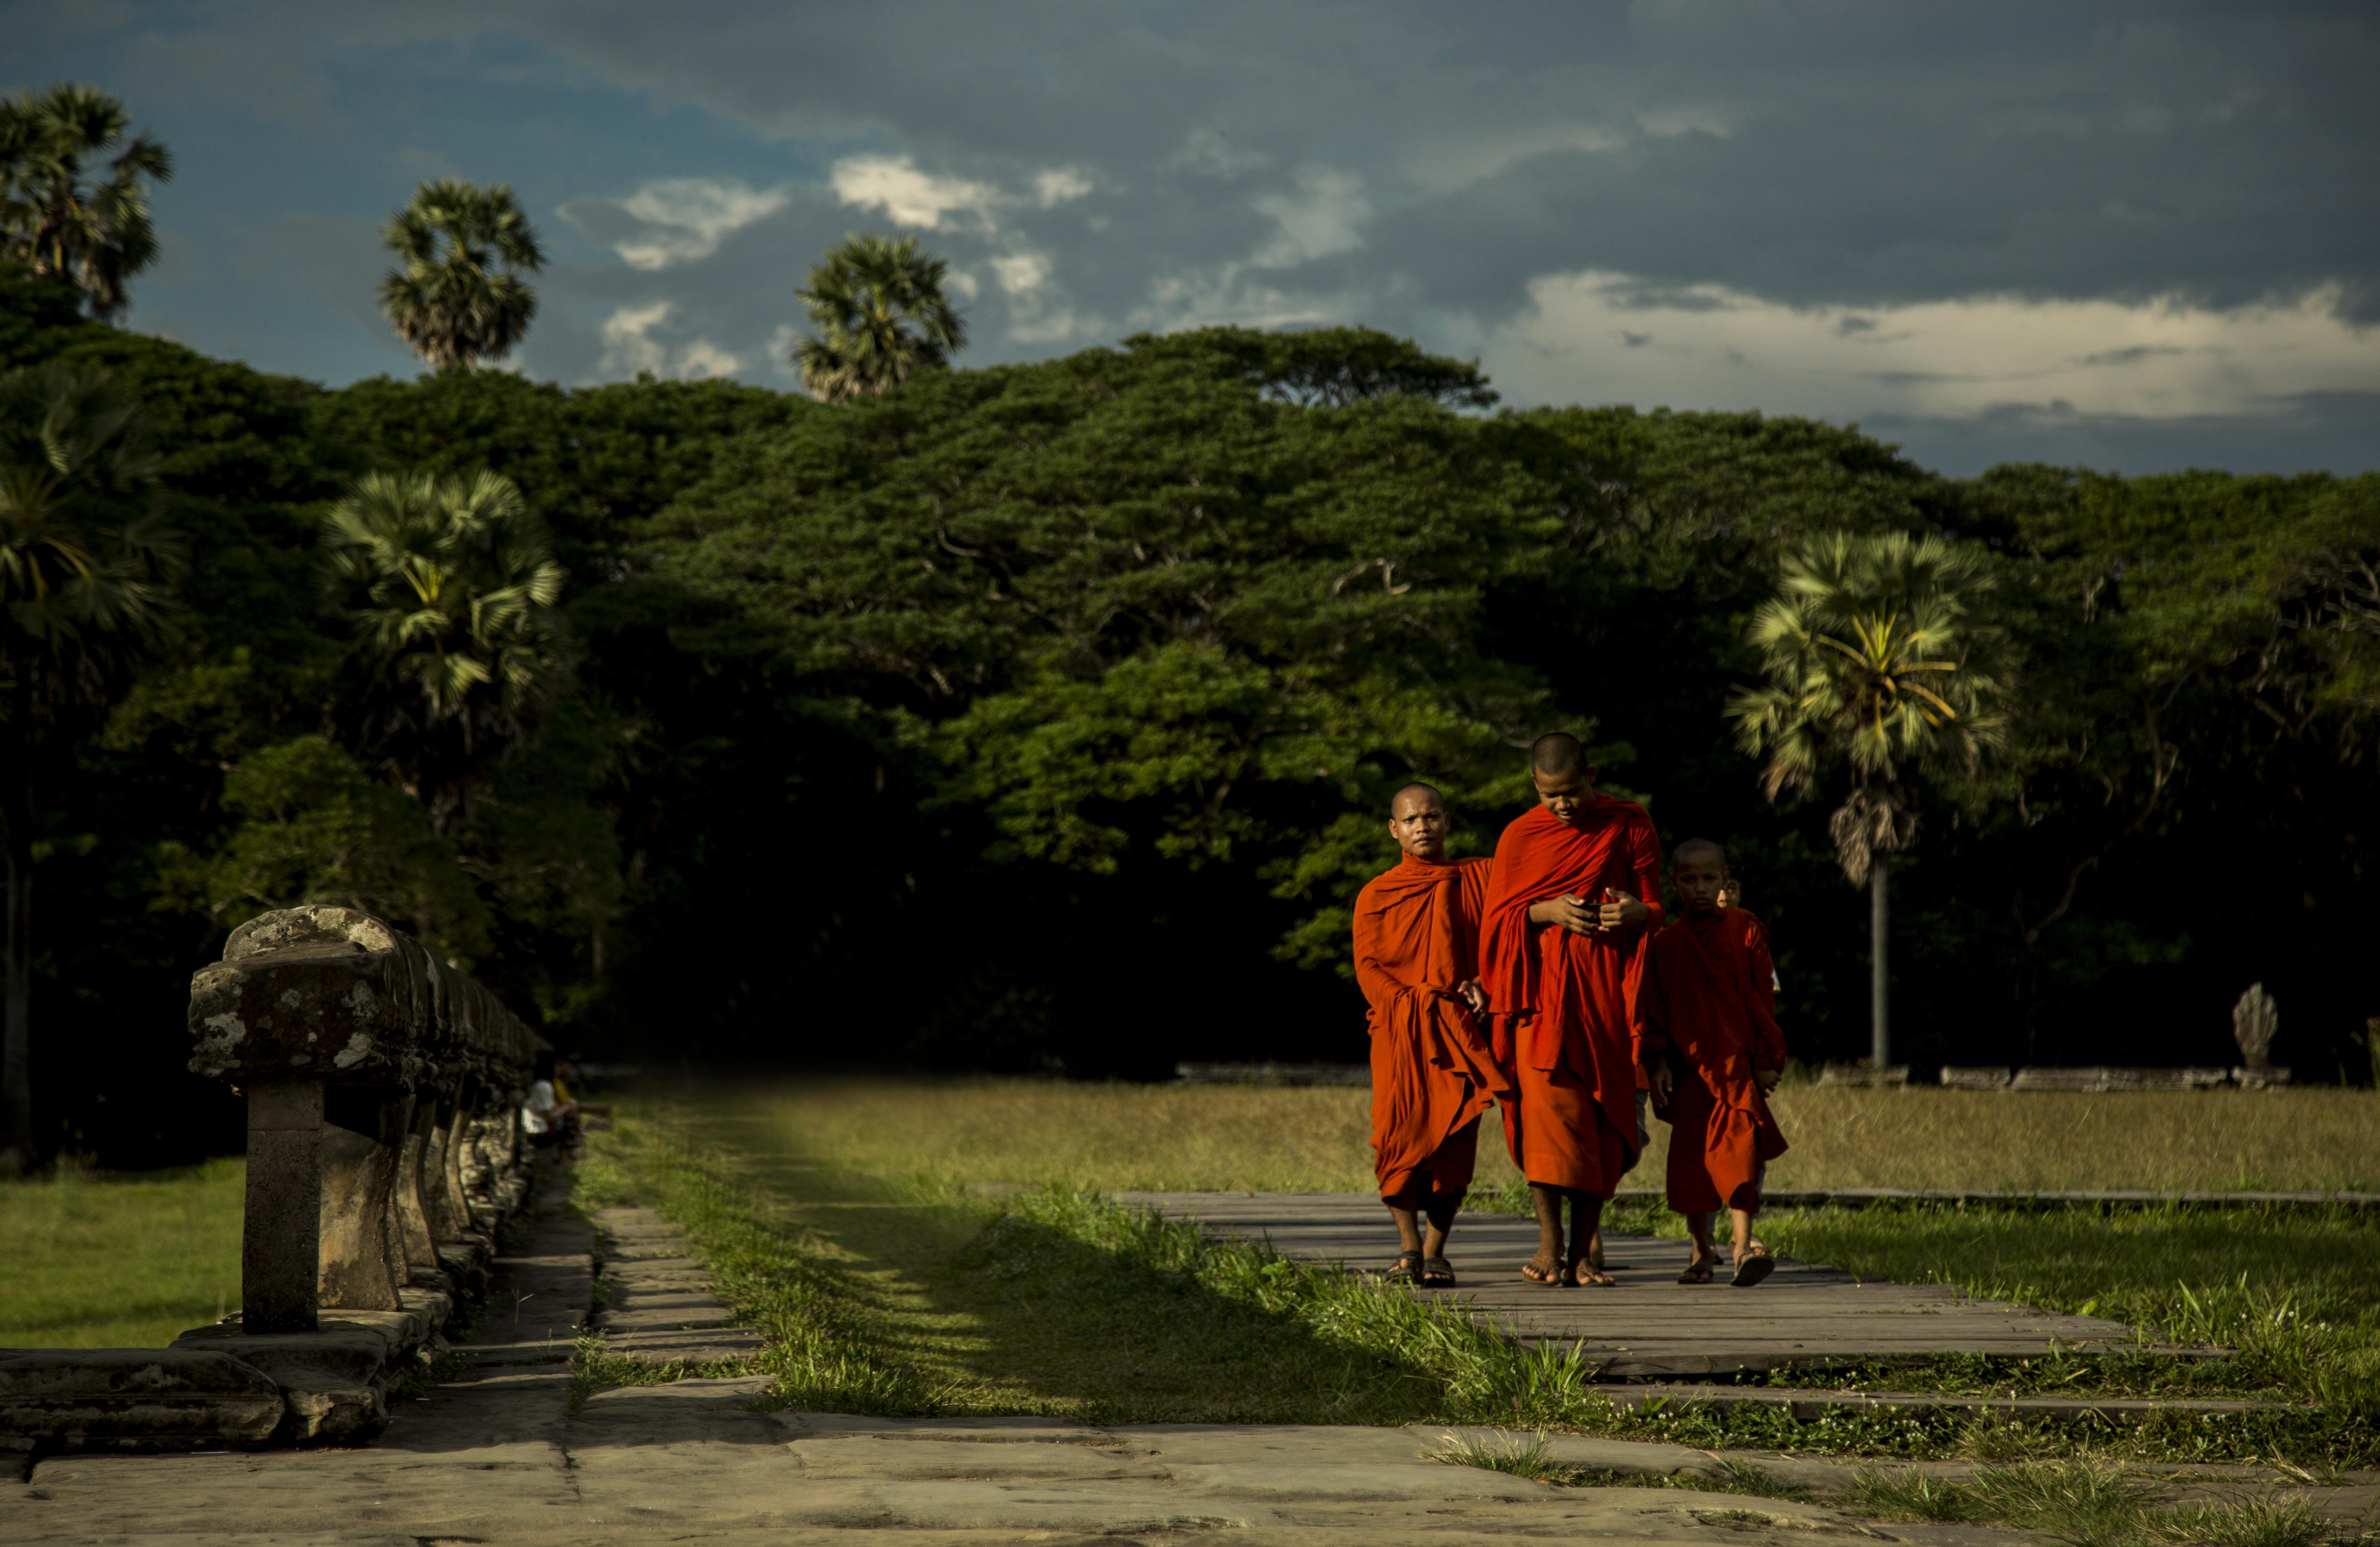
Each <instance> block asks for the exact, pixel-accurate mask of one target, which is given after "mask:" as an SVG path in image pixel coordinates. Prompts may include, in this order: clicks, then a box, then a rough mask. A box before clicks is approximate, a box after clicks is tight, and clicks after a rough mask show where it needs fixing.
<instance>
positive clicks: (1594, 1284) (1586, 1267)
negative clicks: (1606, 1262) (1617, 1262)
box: [1570, 1257, 1620, 1289]
mask: <svg viewBox="0 0 2380 1547" xmlns="http://www.w3.org/2000/svg"><path fill="white" fill-rule="evenodd" d="M1570 1276H1571V1282H1573V1284H1580V1285H1585V1286H1586V1287H1588V1288H1590V1289H1609V1288H1611V1287H1613V1286H1614V1285H1618V1284H1619V1282H1620V1281H1619V1280H1618V1279H1616V1278H1614V1277H1612V1276H1611V1275H1610V1274H1609V1273H1605V1272H1604V1271H1603V1270H1602V1269H1601V1268H1598V1267H1597V1266H1596V1265H1595V1264H1594V1263H1592V1262H1590V1261H1587V1260H1586V1259H1585V1258H1584V1257H1582V1258H1580V1259H1579V1260H1578V1261H1575V1262H1573V1263H1572V1264H1571V1265H1570Z"/></svg>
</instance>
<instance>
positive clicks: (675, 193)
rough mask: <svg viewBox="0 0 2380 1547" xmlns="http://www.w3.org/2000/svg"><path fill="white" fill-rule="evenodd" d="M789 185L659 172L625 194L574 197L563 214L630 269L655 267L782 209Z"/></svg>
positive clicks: (715, 246)
mask: <svg viewBox="0 0 2380 1547" xmlns="http://www.w3.org/2000/svg"><path fill="white" fill-rule="evenodd" d="M792 197H793V190H792V189H791V188H790V186H785V187H778V188H771V189H756V188H753V187H752V186H750V185H749V184H747V183H744V182H740V181H738V180H737V179H735V178H734V177H663V178H661V179H659V180H658V181H655V182H650V183H647V184H646V185H645V186H644V187H642V188H640V189H637V191H636V192H634V193H632V194H630V195H628V197H627V198H625V199H574V200H572V201H570V202H568V203H566V204H565V205H563V206H562V209H561V212H560V213H561V215H562V218H563V219H565V220H566V221H568V222H569V223H570V224H571V225H574V226H576V227H577V228H578V230H579V231H580V232H581V233H582V234H583V235H585V236H586V237H587V238H588V239H589V240H590V241H597V242H601V243H602V244H603V245H604V246H606V247H608V248H610V249H611V250H613V251H614V252H616V253H618V254H619V255H620V257H621V258H622V259H623V260H624V261H625V262H626V263H627V265H628V266H629V267H630V268H632V269H641V270H643V271H644V272H646V273H648V274H654V273H658V272H660V271H661V270H662V269H666V268H668V267H670V266H671V265H673V264H675V263H690V262H695V261H696V260H697V259H701V258H708V257H710V255H711V254H712V253H714V252H716V251H718V250H719V246H720V244H721V243H722V242H724V241H725V240H726V239H727V238H730V237H732V236H734V235H735V233H736V232H738V231H741V230H743V229H744V228H745V227H746V226H747V225H752V224H753V223H754V222H756V221H761V220H766V219H768V218H769V217H770V216H771V215H773V214H775V213H778V212H779V211H780V210H783V208H784V207H785V206H786V204H787V203H788V202H790V201H791V200H792Z"/></svg>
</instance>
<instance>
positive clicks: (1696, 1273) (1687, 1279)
mask: <svg viewBox="0 0 2380 1547" xmlns="http://www.w3.org/2000/svg"><path fill="white" fill-rule="evenodd" d="M1710 1281H1711V1265H1710V1264H1709V1263H1708V1262H1689V1263H1687V1264H1686V1271H1685V1272H1684V1273H1680V1274H1679V1275H1678V1282H1679V1283H1680V1284H1708V1283H1709V1282H1710Z"/></svg>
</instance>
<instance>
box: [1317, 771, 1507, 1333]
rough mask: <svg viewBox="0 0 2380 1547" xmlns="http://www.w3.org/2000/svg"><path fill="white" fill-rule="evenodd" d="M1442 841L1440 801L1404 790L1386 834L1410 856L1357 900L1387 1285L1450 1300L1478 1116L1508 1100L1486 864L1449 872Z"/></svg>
mask: <svg viewBox="0 0 2380 1547" xmlns="http://www.w3.org/2000/svg"><path fill="white" fill-rule="evenodd" d="M1446 829H1447V818H1446V802H1445V800H1444V799H1443V798H1441V797H1440V796H1439V793H1438V791H1437V790H1435V789H1432V788H1431V787H1430V786H1427V785H1407V786H1405V787H1404V788H1403V789H1401V790H1399V791H1397V793H1396V795H1395V796H1394V797H1393V798H1391V799H1390V803H1389V833H1390V836H1392V837H1394V838H1395V839H1396V840H1397V847H1400V848H1402V849H1403V850H1404V857H1403V859H1400V860H1398V861H1397V864H1396V868H1395V869H1393V870H1390V871H1388V872H1386V873H1385V874H1382V875H1378V876H1375V877H1373V878H1372V880H1371V881H1369V882H1367V883H1366V884H1365V886H1364V889H1363V891H1362V892H1360V893H1358V894H1357V895H1356V897H1355V981H1356V982H1358V983H1359V984H1361V985H1362V986H1363V990H1364V997H1365V998H1366V999H1367V1000H1369V1001H1371V1005H1372V1017H1371V1025H1372V1155H1373V1162H1372V1163H1373V1168H1374V1170H1375V1171H1376V1172H1378V1175H1379V1179H1380V1201H1381V1202H1383V1203H1385V1204H1387V1205H1388V1208H1389V1213H1390V1216H1391V1217H1393V1218H1394V1219H1395V1221H1396V1225H1397V1243H1398V1248H1399V1250H1398V1256H1397V1265H1396V1266H1395V1267H1394V1268H1392V1269H1390V1277H1392V1278H1404V1279H1407V1280H1410V1281H1411V1282H1413V1283H1415V1284H1419V1285H1422V1287H1424V1288H1426V1289H1451V1288H1453V1287H1454V1268H1453V1265H1452V1264H1451V1263H1450V1262H1448V1261H1447V1260H1446V1236H1447V1232H1449V1231H1450V1230H1451V1229H1453V1228H1454V1214H1455V1211H1456V1210H1458V1209H1460V1208H1461V1207H1462V1206H1463V1195H1464V1194H1465V1193H1467V1192H1468V1191H1469V1190H1470V1188H1471V1174H1472V1170H1473V1167H1474V1166H1475V1163H1477V1160H1478V1154H1479V1116H1480V1114H1482V1113H1484V1112H1486V1111H1487V1110H1488V1103H1489V1102H1490V1101H1492V1100H1494V1099H1495V1098H1497V1097H1499V1096H1500V1095H1502V1094H1504V1093H1506V1091H1507V1089H1508V1088H1507V1087H1506V1085H1505V1082H1504V1080H1503V1078H1502V1076H1501V1075H1500V1072H1499V1071H1498V1069H1497V1067H1496V1064H1495V1060H1494V1059H1493V1058H1491V1057H1490V1056H1489V1055H1488V1040H1487V1034H1486V1029H1485V1027H1484V1026H1483V1024H1482V1023H1481V1021H1480V1019H1479V1017H1481V1016H1482V1015H1483V1014H1484V1013H1485V1012H1486V1010H1487V1008H1488V1000H1487V996H1486V995H1485V994H1484V993H1481V991H1480V988H1479V979H1478V972H1477V969H1476V968H1475V964H1474V959H1473V958H1474V956H1475V950H1476V946H1477V942H1478V937H1479V908H1480V905H1481V903H1483V902H1484V901H1486V899H1487V895H1488V861H1487V860H1485V859H1457V860H1452V861H1450V860H1448V859H1447V858H1446ZM1425 1222H1426V1223H1427V1233H1425V1231H1424V1229H1423V1225H1424V1224H1425Z"/></svg>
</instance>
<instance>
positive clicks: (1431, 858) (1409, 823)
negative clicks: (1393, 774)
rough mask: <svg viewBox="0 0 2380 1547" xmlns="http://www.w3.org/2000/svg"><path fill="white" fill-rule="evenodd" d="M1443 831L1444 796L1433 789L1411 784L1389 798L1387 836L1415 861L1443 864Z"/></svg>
mask: <svg viewBox="0 0 2380 1547" xmlns="http://www.w3.org/2000/svg"><path fill="white" fill-rule="evenodd" d="M1446 828H1447V821H1446V797H1444V796H1442V795H1440V794H1439V793H1438V791H1437V790H1436V789H1435V788H1433V787H1432V786H1428V785H1425V784H1420V783H1415V784H1410V785H1406V786H1402V787H1401V788H1399V789H1398V791H1397V792H1396V794H1394V795H1391V796H1390V797H1389V836H1390V837H1391V838H1394V839H1396V841H1397V847H1399V848H1402V849H1403V850H1404V851H1405V852H1406V853H1407V854H1410V855H1412V856H1413V857H1414V858H1415V859H1424V860H1427V861H1428V862H1429V863H1431V864H1439V863H1441V862H1442V861H1444V859H1446Z"/></svg>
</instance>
